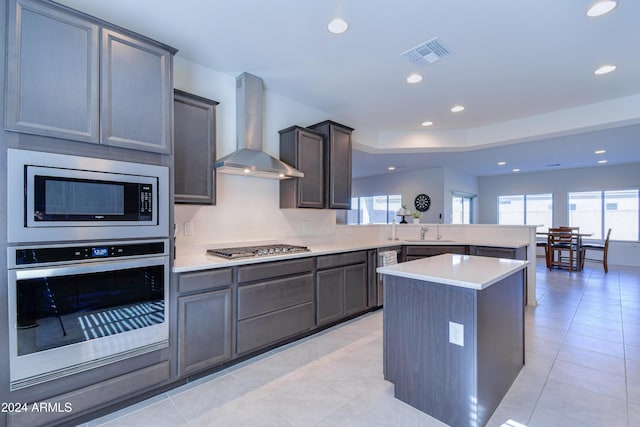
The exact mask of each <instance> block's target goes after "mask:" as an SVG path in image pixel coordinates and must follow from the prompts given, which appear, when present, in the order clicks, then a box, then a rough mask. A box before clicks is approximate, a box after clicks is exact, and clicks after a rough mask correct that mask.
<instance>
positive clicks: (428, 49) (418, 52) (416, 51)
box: [400, 37, 452, 67]
mask: <svg viewBox="0 0 640 427" xmlns="http://www.w3.org/2000/svg"><path fill="white" fill-rule="evenodd" d="M451 54H452V52H451V51H450V50H449V48H447V47H446V46H445V45H444V43H442V40H440V37H436V38H433V39H431V40H428V41H426V42H424V43H420V44H419V45H418V46H416V47H413V48H411V49H409V50H407V51H405V52H402V53H401V54H400V55H402V56H404V57H406V58H408V59H409V61H411V62H413V63H414V64H416V65H419V66H421V67H422V66H424V65H427V64H433V63H434V62H438V61H440V60H441V59H444V58H446V57H447V56H450V55H451Z"/></svg>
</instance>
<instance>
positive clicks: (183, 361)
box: [177, 268, 233, 376]
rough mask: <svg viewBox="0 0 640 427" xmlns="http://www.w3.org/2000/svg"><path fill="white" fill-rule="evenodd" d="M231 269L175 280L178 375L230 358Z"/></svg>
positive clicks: (190, 275) (196, 370)
mask: <svg viewBox="0 0 640 427" xmlns="http://www.w3.org/2000/svg"><path fill="white" fill-rule="evenodd" d="M231 282H232V270H231V269H230V268H222V269H217V270H207V271H199V272H195V273H184V274H181V275H180V276H179V278H178V295H179V296H178V322H177V323H178V374H179V376H183V375H188V374H191V373H194V372H198V371H202V370H205V369H207V368H210V367H212V366H215V365H217V364H220V363H222V362H225V361H227V360H230V359H231V356H232V354H231V353H232V352H231V348H232V347H231V338H232V330H233V328H232V319H233V317H232V292H231Z"/></svg>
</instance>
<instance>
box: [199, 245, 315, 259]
mask: <svg viewBox="0 0 640 427" xmlns="http://www.w3.org/2000/svg"><path fill="white" fill-rule="evenodd" d="M298 252H309V248H307V247H306V246H296V245H285V244H274V245H261V246H243V247H238V248H222V249H207V255H213V256H218V257H222V258H226V259H236V258H252V257H258V256H270V255H287V254H293V253H298Z"/></svg>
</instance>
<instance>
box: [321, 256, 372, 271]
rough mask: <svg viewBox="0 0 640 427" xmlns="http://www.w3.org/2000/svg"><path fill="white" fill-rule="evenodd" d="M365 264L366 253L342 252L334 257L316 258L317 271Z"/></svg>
mask: <svg viewBox="0 0 640 427" xmlns="http://www.w3.org/2000/svg"><path fill="white" fill-rule="evenodd" d="M366 262H367V251H357V252H343V253H340V254H335V255H322V256H319V257H318V270H323V269H325V268H334V267H341V266H343V265H351V264H359V263H366Z"/></svg>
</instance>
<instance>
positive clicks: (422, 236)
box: [420, 227, 429, 240]
mask: <svg viewBox="0 0 640 427" xmlns="http://www.w3.org/2000/svg"><path fill="white" fill-rule="evenodd" d="M427 231H429V227H420V240H424V235H425V234H426V232H427Z"/></svg>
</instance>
